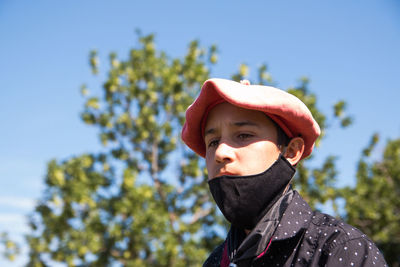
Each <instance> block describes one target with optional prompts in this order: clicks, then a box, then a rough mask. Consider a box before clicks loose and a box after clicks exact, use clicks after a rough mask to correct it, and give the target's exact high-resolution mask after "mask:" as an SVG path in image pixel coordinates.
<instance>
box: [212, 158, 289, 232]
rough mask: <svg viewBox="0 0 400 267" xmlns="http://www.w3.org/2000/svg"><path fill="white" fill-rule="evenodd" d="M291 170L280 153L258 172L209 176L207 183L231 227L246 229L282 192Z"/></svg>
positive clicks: (251, 226)
mask: <svg viewBox="0 0 400 267" xmlns="http://www.w3.org/2000/svg"><path fill="white" fill-rule="evenodd" d="M295 172H296V169H295V168H294V167H293V166H292V165H291V164H290V163H289V162H288V161H287V160H286V159H285V157H284V156H282V155H280V156H279V158H278V159H277V160H276V161H275V162H274V164H272V165H271V167H269V168H268V169H267V170H266V171H264V172H262V173H260V174H255V175H247V176H231V175H223V176H220V177H217V178H214V179H212V180H210V181H209V182H208V185H209V187H210V191H211V194H212V196H213V197H214V200H215V202H216V203H217V205H218V207H219V209H220V210H221V212H222V214H224V216H225V218H226V219H227V220H228V221H229V222H230V223H231V224H232V225H233V226H235V227H238V228H241V229H249V230H250V229H253V228H254V226H255V225H256V224H257V222H258V221H259V220H260V219H261V218H262V217H263V216H264V215H265V213H266V212H267V211H268V210H269V208H270V207H271V206H272V205H273V204H274V203H275V201H276V200H277V199H278V198H279V197H280V196H281V195H282V193H283V192H284V191H285V188H286V186H287V185H288V184H289V182H290V181H291V180H292V177H293V175H294V174H295Z"/></svg>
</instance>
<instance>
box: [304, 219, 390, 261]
mask: <svg viewBox="0 0 400 267" xmlns="http://www.w3.org/2000/svg"><path fill="white" fill-rule="evenodd" d="M312 225H313V226H314V227H316V228H314V231H318V235H319V237H320V241H323V242H322V243H323V244H321V245H322V248H321V249H322V251H321V259H323V262H324V263H325V265H326V266H387V264H386V262H385V259H384V258H383V255H382V253H381V252H380V251H379V249H378V247H377V246H376V245H375V244H374V242H373V241H371V240H370V239H369V238H368V236H366V235H365V234H364V233H363V232H361V231H360V230H359V229H357V228H356V227H354V226H351V225H349V224H347V223H345V222H344V221H342V220H341V219H337V218H334V217H332V216H330V215H327V214H323V213H320V212H315V213H314V215H313V220H312ZM321 239H322V240H321Z"/></svg>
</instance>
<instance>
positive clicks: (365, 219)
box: [343, 134, 400, 267]
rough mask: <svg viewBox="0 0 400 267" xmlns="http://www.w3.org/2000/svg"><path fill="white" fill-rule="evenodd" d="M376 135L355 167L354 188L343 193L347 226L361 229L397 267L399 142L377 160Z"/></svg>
mask: <svg viewBox="0 0 400 267" xmlns="http://www.w3.org/2000/svg"><path fill="white" fill-rule="evenodd" d="M378 140H379V138H378V135H377V134H375V135H374V136H373V137H372V139H371V143H370V145H369V146H368V147H367V148H365V149H364V151H363V154H362V157H361V159H360V161H359V163H358V169H357V180H356V185H355V187H353V188H351V187H347V188H345V189H344V190H343V193H344V194H343V195H344V199H345V201H346V206H345V210H346V219H347V221H348V223H350V224H351V225H354V226H356V227H358V228H360V229H361V230H362V231H363V232H364V233H365V234H366V235H368V236H369V237H370V238H371V239H372V240H374V242H376V244H377V245H378V247H379V248H380V249H381V250H382V251H383V254H384V256H385V259H386V261H387V262H388V264H389V265H390V266H393V267H398V266H400V224H399V222H400V198H399V196H400V139H396V140H392V141H388V142H387V144H386V147H385V150H384V152H383V157H382V158H381V159H379V160H372V159H371V154H372V153H371V152H372V151H373V149H374V147H375V145H376V144H377V142H378Z"/></svg>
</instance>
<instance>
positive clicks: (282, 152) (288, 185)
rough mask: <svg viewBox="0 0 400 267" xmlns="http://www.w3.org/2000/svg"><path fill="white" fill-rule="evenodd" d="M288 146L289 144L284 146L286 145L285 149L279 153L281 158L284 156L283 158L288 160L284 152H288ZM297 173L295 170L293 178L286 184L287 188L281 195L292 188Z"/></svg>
mask: <svg viewBox="0 0 400 267" xmlns="http://www.w3.org/2000/svg"><path fill="white" fill-rule="evenodd" d="M279 146H281V145H279ZM286 148H287V146H284V147H283V150H282V151H281V152H280V153H279V158H281V157H282V158H284V159H285V160H286V161H287V159H286V157H285V156H284V155H283V154H284V153H285V152H286ZM279 149H280V147H279ZM289 164H290V163H289ZM295 175H296V171H295V172H294V174H293V176H292V178H290V180H289V182H288V183H287V185H286V188H285V190H283V192H282V194H281V195H284V194H286V193H287V192H288V191H289V189H292V181H293V178H294V176H295Z"/></svg>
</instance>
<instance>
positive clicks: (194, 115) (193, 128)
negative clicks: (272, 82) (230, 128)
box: [182, 78, 321, 159]
mask: <svg viewBox="0 0 400 267" xmlns="http://www.w3.org/2000/svg"><path fill="white" fill-rule="evenodd" d="M225 101H226V102H229V103H231V104H233V105H235V106H238V107H241V108H246V109H253V110H259V111H262V112H264V113H266V114H267V115H268V116H269V117H270V118H271V119H272V120H273V121H275V122H276V123H277V124H278V125H279V126H280V127H281V128H282V130H283V131H284V132H285V133H286V134H287V135H288V137H289V138H293V137H297V136H301V137H302V138H303V139H304V144H305V148H304V153H303V156H302V159H303V158H305V157H307V156H308V155H310V154H311V152H312V150H313V147H314V143H315V140H316V139H317V137H318V136H319V135H320V133H321V130H320V128H319V125H318V123H317V122H316V121H315V120H314V118H313V116H312V115H311V112H310V110H309V109H308V108H307V106H306V105H305V104H304V103H303V102H302V101H301V100H300V99H298V98H297V97H295V96H294V95H292V94H289V93H287V92H285V91H283V90H280V89H277V88H274V87H271V86H263V85H250V84H249V83H248V82H247V83H238V82H234V81H230V80H225V79H216V78H215V79H209V80H207V81H206V82H205V83H204V84H203V86H202V87H201V91H200V94H199V96H198V97H197V98H196V100H195V101H194V102H193V103H192V104H191V105H190V106H189V108H188V109H187V110H186V122H185V124H184V125H183V129H182V140H183V141H184V142H185V144H186V145H187V146H188V147H190V148H191V149H192V150H193V151H194V152H196V153H197V154H198V155H200V156H202V157H205V154H206V147H205V144H204V139H203V134H204V133H203V131H204V126H205V123H206V119H207V115H208V113H209V112H210V110H211V109H212V108H213V107H214V106H215V105H217V104H219V103H221V102H225Z"/></svg>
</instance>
